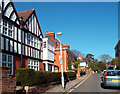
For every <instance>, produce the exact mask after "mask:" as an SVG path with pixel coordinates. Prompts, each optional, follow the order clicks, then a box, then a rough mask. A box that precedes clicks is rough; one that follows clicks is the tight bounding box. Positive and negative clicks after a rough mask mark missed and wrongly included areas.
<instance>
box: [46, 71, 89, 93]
mask: <svg viewBox="0 0 120 94" xmlns="http://www.w3.org/2000/svg"><path fill="white" fill-rule="evenodd" d="M89 75H91V74H89V73H88V74H86V75H84V76H80V77H79V78H77V79H75V80H72V81H69V82H68V83H67V84H66V88H65V89H64V90H63V88H62V86H61V84H60V85H57V86H54V87H53V88H51V89H49V90H47V91H46V92H44V93H55V92H56V93H58V92H60V93H65V92H68V91H69V90H70V89H71V88H73V87H75V86H76V85H78V84H79V83H80V82H82V81H83V80H84V79H85V78H87V77H88V76H89Z"/></svg>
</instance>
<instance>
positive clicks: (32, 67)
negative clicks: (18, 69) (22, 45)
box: [28, 59, 39, 71]
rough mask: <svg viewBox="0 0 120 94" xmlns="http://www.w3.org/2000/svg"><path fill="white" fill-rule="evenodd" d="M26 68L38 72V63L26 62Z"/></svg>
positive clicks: (33, 61)
mask: <svg viewBox="0 0 120 94" xmlns="http://www.w3.org/2000/svg"><path fill="white" fill-rule="evenodd" d="M28 68H30V69H34V70H36V71H39V61H37V60H31V59H29V60H28Z"/></svg>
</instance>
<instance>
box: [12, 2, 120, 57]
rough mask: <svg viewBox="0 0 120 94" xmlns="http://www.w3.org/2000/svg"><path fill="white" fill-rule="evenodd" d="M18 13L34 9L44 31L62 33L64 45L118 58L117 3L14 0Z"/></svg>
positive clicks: (84, 51) (86, 52) (60, 37)
mask: <svg viewBox="0 0 120 94" xmlns="http://www.w3.org/2000/svg"><path fill="white" fill-rule="evenodd" d="M14 5H15V7H16V10H17V12H20V11H25V10H29V9H33V8H34V9H35V11H36V14H37V17H38V20H39V23H40V26H41V30H42V33H43V35H44V37H45V33H46V32H47V31H54V32H55V33H57V32H62V33H63V35H62V36H58V38H59V39H60V40H61V42H62V43H63V44H69V45H70V49H71V50H72V49H76V50H78V51H80V52H82V53H84V54H85V55H86V54H88V53H91V54H93V55H95V58H98V57H99V56H100V55H102V54H109V55H110V56H111V57H113V58H114V57H115V50H114V47H115V45H116V44H117V42H118V3H117V2H14Z"/></svg>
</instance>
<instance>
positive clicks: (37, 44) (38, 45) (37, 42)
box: [37, 40, 39, 48]
mask: <svg viewBox="0 0 120 94" xmlns="http://www.w3.org/2000/svg"><path fill="white" fill-rule="evenodd" d="M37 48H39V40H37Z"/></svg>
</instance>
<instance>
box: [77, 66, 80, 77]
mask: <svg viewBox="0 0 120 94" xmlns="http://www.w3.org/2000/svg"><path fill="white" fill-rule="evenodd" d="M79 77H80V67H78V69H77V78H79Z"/></svg>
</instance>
